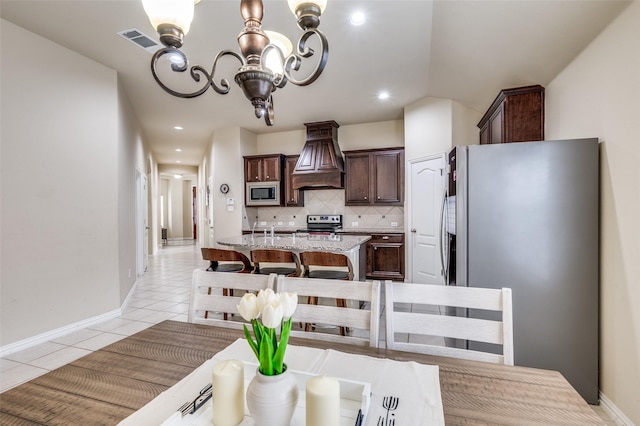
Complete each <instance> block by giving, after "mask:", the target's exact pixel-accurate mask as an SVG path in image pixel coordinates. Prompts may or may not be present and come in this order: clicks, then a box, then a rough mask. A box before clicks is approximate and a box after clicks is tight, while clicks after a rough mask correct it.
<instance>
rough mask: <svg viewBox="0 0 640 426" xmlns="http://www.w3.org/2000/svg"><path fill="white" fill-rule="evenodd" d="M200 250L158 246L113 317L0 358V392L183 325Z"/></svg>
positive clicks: (200, 263) (204, 264) (199, 263)
mask: <svg viewBox="0 0 640 426" xmlns="http://www.w3.org/2000/svg"><path fill="white" fill-rule="evenodd" d="M207 266H208V262H206V261H204V260H202V255H201V254H200V247H199V246H196V245H193V244H190V245H180V246H176V245H167V246H163V247H162V248H161V249H160V250H159V252H158V254H157V255H154V256H149V266H148V270H147V272H146V273H145V275H144V276H143V277H141V278H140V279H139V280H138V285H137V287H136V288H135V291H134V293H133V295H132V296H131V299H130V300H129V302H128V303H127V305H126V306H125V307H124V309H123V312H122V315H121V316H120V317H118V318H114V319H111V320H107V321H103V322H100V323H97V324H94V325H92V326H90V327H87V328H82V329H78V330H77V331H74V332H72V333H69V334H67V335H65V336H62V337H59V338H56V339H54V340H51V341H49V342H45V343H42V344H39V345H36V346H32V347H30V348H28V349H25V350H22V351H19V352H14V353H12V354H10V355H7V356H5V357H3V358H1V359H0V392H4V391H6V390H8V389H11V388H13V387H15V386H17V385H19V384H21V383H24V382H27V381H29V380H31V379H33V378H35V377H38V376H41V375H43V374H45V373H47V372H49V371H51V370H54V369H56V368H58V367H61V366H63V365H65V364H67V363H69V362H71V361H74V360H76V359H78V358H81V357H83V356H85V355H87V354H89V353H91V352H93V351H95V350H97V349H100V348H102V347H104V346H107V345H109V344H111V343H113V342H116V341H118V340H120V339H123V338H125V337H127V336H130V335H132V334H135V333H137V332H138V331H140V330H144V329H145V328H147V327H150V326H152V325H153V324H157V323H159V322H162V321H164V320H167V319H170V320H174V321H187V311H188V309H189V292H190V285H191V274H192V272H193V270H194V269H196V268H206V267H207Z"/></svg>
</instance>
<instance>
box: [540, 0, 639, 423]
mask: <svg viewBox="0 0 640 426" xmlns="http://www.w3.org/2000/svg"><path fill="white" fill-rule="evenodd" d="M639 24H640V2H638V1H634V2H632V3H631V5H630V6H628V8H627V9H626V10H625V11H624V12H623V13H622V14H621V15H620V16H619V17H618V18H617V19H616V20H615V21H614V22H613V23H612V24H611V25H610V26H609V27H608V28H607V29H606V30H605V31H604V32H603V33H602V34H601V35H600V36H599V37H598V38H597V39H596V40H595V41H594V42H592V43H591V45H589V46H588V47H587V48H586V49H585V50H584V51H583V52H582V54H581V55H579V56H578V57H577V58H576V59H575V60H574V61H573V62H572V63H571V64H570V65H569V66H568V67H567V68H566V69H565V70H564V71H563V72H562V73H560V74H559V75H558V76H557V77H556V78H555V79H554V80H553V81H552V82H551V83H550V84H549V85H547V88H546V93H545V95H546V136H547V138H548V139H562V138H577V137H599V138H600V141H601V142H602V143H601V146H600V164H601V165H600V191H601V195H600V197H601V208H600V214H601V218H600V242H601V246H600V288H601V289H600V296H601V301H600V324H601V325H600V332H601V337H600V356H601V361H600V369H601V370H600V389H601V391H602V393H603V394H604V396H605V397H606V400H605V403H606V402H607V400H610V401H612V402H613V404H615V406H617V408H618V409H620V410H621V411H622V412H623V413H624V414H625V415H626V416H627V417H628V418H629V419H630V420H631V421H632V422H633V423H635V424H640V261H639V260H640V220H639V218H640V189H639V188H640V106H639V105H640V103H639V102H640V25H639ZM595 314H596V313H594V315H595Z"/></svg>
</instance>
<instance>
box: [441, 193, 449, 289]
mask: <svg viewBox="0 0 640 426" xmlns="http://www.w3.org/2000/svg"><path fill="white" fill-rule="evenodd" d="M446 200H447V194H446V192H445V191H443V193H442V204H441V205H440V265H441V267H442V269H441V272H442V277H443V278H444V284H445V285H448V284H449V283H448V281H449V280H448V277H447V275H448V274H447V268H446V264H445V259H444V258H445V249H446V248H445V244H444V237H445V235H446V232H445V230H446V227H447V221H446V217H445V203H446ZM447 263H448V262H447Z"/></svg>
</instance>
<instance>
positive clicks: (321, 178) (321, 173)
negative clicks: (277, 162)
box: [291, 121, 344, 189]
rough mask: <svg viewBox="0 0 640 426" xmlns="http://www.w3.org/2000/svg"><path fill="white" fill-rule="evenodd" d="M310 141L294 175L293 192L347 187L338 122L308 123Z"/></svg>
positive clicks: (306, 144)
mask: <svg viewBox="0 0 640 426" xmlns="http://www.w3.org/2000/svg"><path fill="white" fill-rule="evenodd" d="M304 125H305V126H306V127H307V142H306V143H305V144H304V147H303V148H302V152H301V153H300V157H299V158H298V162H297V163H296V167H295V169H294V170H293V173H292V175H291V184H292V186H293V189H327V188H334V189H342V188H344V160H343V159H342V152H341V151H340V147H339V146H338V127H340V125H339V124H338V123H336V122H335V121H321V122H317V123H305V124H304Z"/></svg>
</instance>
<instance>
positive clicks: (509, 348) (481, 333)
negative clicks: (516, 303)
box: [385, 281, 513, 365]
mask: <svg viewBox="0 0 640 426" xmlns="http://www.w3.org/2000/svg"><path fill="white" fill-rule="evenodd" d="M385 299H386V314H385V315H386V342H387V348H389V349H396V350H401V351H409V352H419V353H425V354H431V355H441V356H450V357H455V358H464V359H471V360H476V361H487V362H494V363H498V364H507V365H513V316H512V315H513V313H512V304H511V289H509V288H503V289H501V290H498V289H490V288H477V287H473V288H472V287H456V286H443V285H429V284H411V283H397V282H391V281H386V282H385ZM397 303H404V304H411V306H414V305H416V304H420V305H434V306H440V307H442V306H449V307H457V308H470V309H484V310H488V311H497V312H500V313H501V314H502V315H501V316H502V319H501V320H498V321H492V320H486V319H477V318H466V317H457V316H446V315H442V312H440V313H437V312H429V311H428V310H424V311H423V312H403V311H401V310H399V309H398V307H397V306H396V305H395V304H397ZM410 310H412V309H410ZM396 333H403V334H413V335H426V336H439V337H444V338H451V339H461V340H473V341H477V342H484V343H493V344H496V345H502V349H503V353H502V354H493V353H489V352H480V351H476V350H468V349H461V348H456V347H445V346H440V345H437V344H429V343H409V342H407V341H406V339H403V340H404V341H401V340H400V339H398V338H397V337H396Z"/></svg>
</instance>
